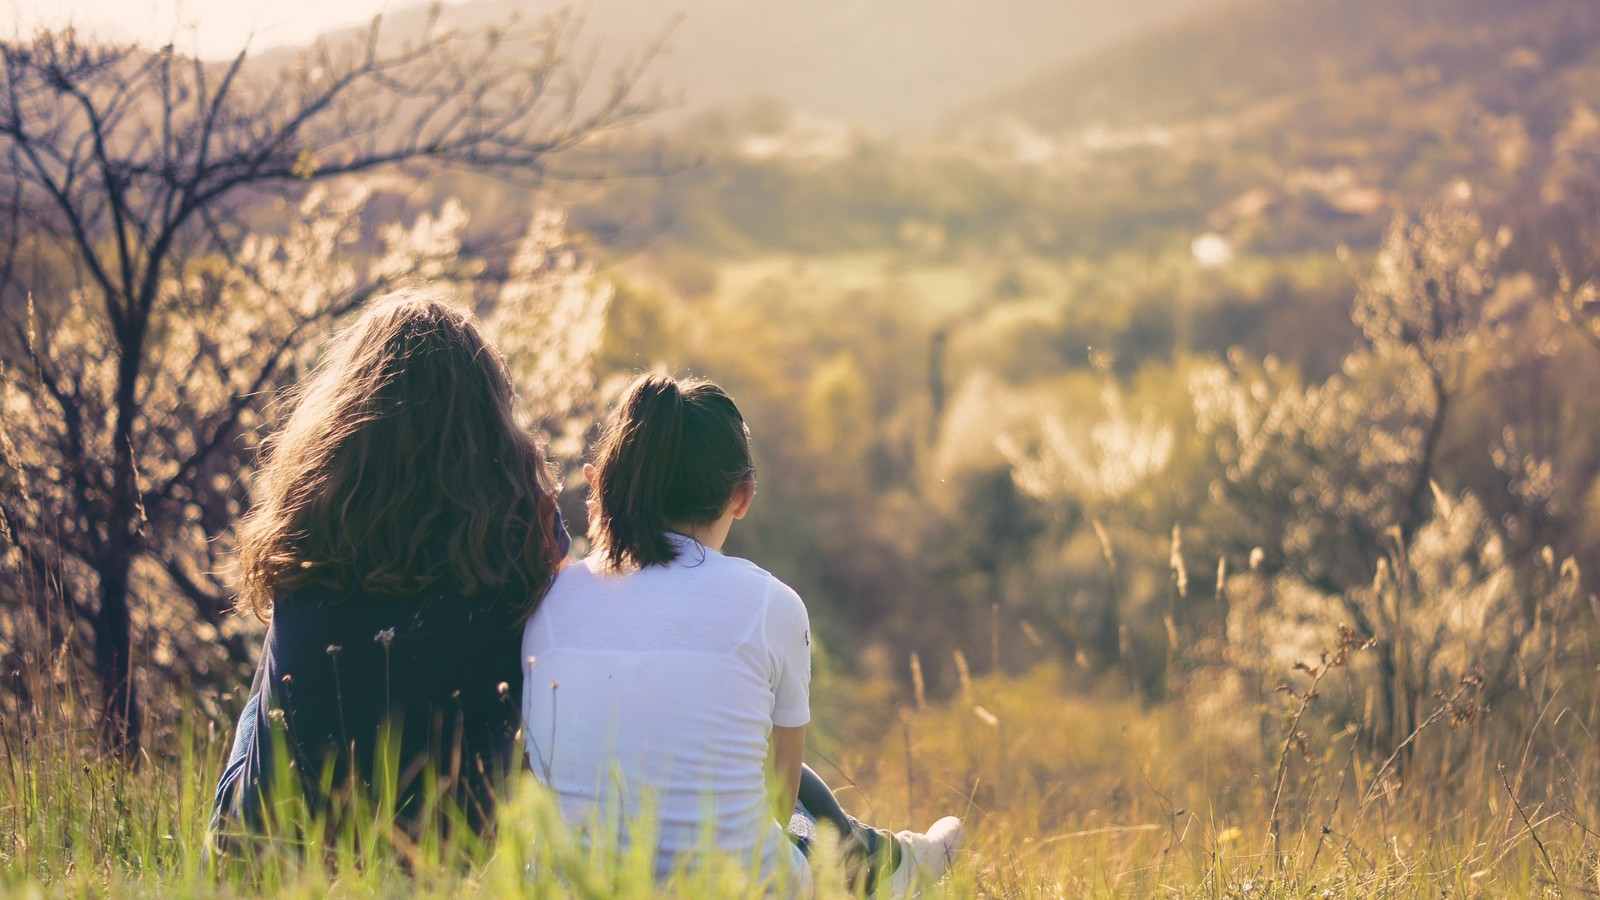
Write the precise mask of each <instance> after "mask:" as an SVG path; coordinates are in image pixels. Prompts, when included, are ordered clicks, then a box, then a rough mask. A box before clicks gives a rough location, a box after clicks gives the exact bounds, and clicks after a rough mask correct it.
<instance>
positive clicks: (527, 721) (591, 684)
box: [522, 374, 961, 897]
mask: <svg viewBox="0 0 1600 900" xmlns="http://www.w3.org/2000/svg"><path fill="white" fill-rule="evenodd" d="M584 471H585V475H586V476H587V477H588V480H589V485H590V503H589V510H590V515H589V537H590V544H591V548H592V549H591V552H590V554H589V556H588V558H587V559H585V560H584V561H582V562H581V563H577V564H574V565H570V566H568V567H567V568H566V569H564V570H563V571H562V572H561V574H560V575H558V576H557V578H556V580H555V582H554V583H553V584H552V585H551V587H550V591H549V593H548V595H547V596H546V598H545V600H544V603H543V604H542V605H541V606H540V607H539V609H538V610H537V611H536V612H535V613H534V615H533V617H532V618H531V619H530V620H529V621H528V624H527V627H526V630H525V631H524V635H523V644H522V649H523V664H524V666H525V672H524V678H523V718H524V728H523V734H524V741H525V743H526V745H527V751H528V761H529V764H530V765H531V767H532V768H533V771H534V773H535V774H536V775H537V776H538V777H539V778H540V779H542V780H543V781H544V782H545V783H546V784H547V785H549V786H550V787H551V788H552V789H553V790H554V791H555V792H556V794H557V795H558V797H559V798H560V802H561V808H562V812H563V814H564V816H565V817H566V818H567V819H568V821H569V822H571V823H573V824H584V825H587V826H589V827H590V828H593V829H600V830H604V831H605V832H606V833H614V834H617V835H618V836H620V837H621V838H622V839H623V840H624V841H626V838H627V828H628V826H629V825H630V824H632V823H633V822H634V821H635V819H636V818H637V817H639V816H641V815H644V814H645V809H646V807H645V805H644V804H643V803H642V798H643V797H644V796H645V795H647V794H648V795H653V796H654V798H655V803H654V806H653V807H650V809H651V811H652V814H653V816H654V819H655V821H654V822H653V823H652V824H653V826H654V831H655V834H656V840H657V853H656V860H655V861H656V872H657V875H658V877H665V876H667V875H668V874H670V873H671V872H672V871H673V870H674V869H675V868H677V867H678V866H680V865H683V864H687V863H690V862H691V861H692V854H693V853H694V852H695V851H696V850H698V849H700V848H701V847H702V845H703V837H704V836H705V835H706V834H708V833H709V834H710V835H712V836H714V838H715V841H716V844H717V846H718V847H719V848H720V849H722V850H724V851H728V852H731V853H734V854H739V855H744V856H746V857H747V858H758V859H759V860H760V863H761V867H762V873H763V876H764V877H765V878H766V879H767V884H768V887H769V889H772V890H775V891H777V892H779V893H785V894H795V893H806V892H807V891H808V890H809V888H808V886H809V879H810V874H809V869H807V867H806V864H805V859H804V851H805V850H806V849H807V848H808V847H809V841H810V839H811V837H813V836H815V827H816V826H815V823H816V822H817V821H819V820H820V821H826V822H828V823H830V826H831V827H833V828H835V829H837V832H838V834H839V836H840V838H841V839H842V840H843V841H844V848H845V850H846V853H847V859H852V858H853V862H854V863H855V865H853V866H852V868H854V869H855V870H856V872H857V875H858V877H859V878H860V879H861V881H862V882H863V883H864V885H865V889H866V890H867V891H869V892H870V893H871V895H872V896H875V897H884V896H889V897H904V896H909V895H912V894H914V892H915V891H916V888H917V885H918V884H919V883H920V882H924V881H927V880H930V879H934V878H937V877H938V876H939V875H941V874H943V872H944V871H945V869H946V868H947V867H948V866H949V862H950V856H951V854H952V853H953V852H954V850H955V847H956V845H957V844H958V843H959V841H960V837H961V823H960V821H959V820H958V819H955V818H954V817H945V818H944V819H941V820H939V822H937V823H935V825H934V826H933V827H932V828H930V829H929V831H928V832H927V833H915V832H910V831H902V832H900V833H899V834H889V833H888V832H885V831H880V830H877V829H872V828H867V827H865V826H862V825H861V824H860V823H859V822H857V821H856V820H854V819H852V818H850V817H849V816H847V815H846V814H845V813H844V811H843V810H842V809H841V808H840V807H839V804H838V802H837V801H836V800H835V799H834V797H833V794H832V792H831V791H829V790H828V787H827V785H826V784H824V783H823V782H822V780H821V779H820V778H819V777H817V775H816V773H815V772H812V771H811V770H810V769H809V768H806V767H805V766H804V765H803V763H802V761H801V758H802V756H803V755H804V750H805V726H806V723H807V722H808V721H809V720H810V700H809V691H810V676H811V663H810V649H811V646H810V645H811V640H810V628H809V622H808V618H807V615H806V609H805V605H804V604H803V603H802V602H801V600H800V598H799V596H798V595H796V594H795V592H794V591H793V590H791V589H790V588H789V587H788V586H787V585H785V584H784V583H783V582H781V581H779V580H778V579H777V578H774V577H773V576H772V575H771V574H769V573H767V572H766V571H764V570H762V569H761V568H759V567H757V566H756V565H755V564H753V563H750V562H748V561H745V560H742V559H738V558H736V557H731V556H725V555H723V553H722V552H721V551H722V546H723V543H724V542H725V541H726V539H727V537H728V533H729V530H730V529H731V528H732V527H733V523H734V522H736V521H738V520H740V519H743V518H744V517H745V514H746V513H747V512H749V510H750V505H751V503H752V502H753V501H754V499H755V496H756V480H755V466H754V464H753V461H752V458H751V452H750V432H749V429H747V428H746V427H745V423H744V417H743V416H742V415H740V413H739V409H738V407H737V406H735V405H734V402H733V400H732V398H730V397H729V396H728V395H727V394H726V393H725V392H724V391H723V390H722V389H721V388H719V387H717V386H716V385H715V384H712V383H711V382H709V381H702V380H689V381H682V382H679V381H676V380H674V379H672V378H670V377H667V376H665V375H658V374H649V375H644V376H641V377H640V378H638V379H637V380H635V381H634V382H633V384H632V385H631V386H630V387H629V388H628V390H627V391H626V393H625V394H624V396H623V398H622V400H621V402H620V403H619V405H618V407H617V408H616V410H615V411H614V412H613V413H612V415H611V416H610V418H609V419H608V420H607V422H606V424H605V426H604V428H603V431H602V434H601V437H600V441H599V444H598V446H597V447H596V449H595V451H594V454H593V463H592V464H590V465H588V466H585V469H584ZM769 740H770V743H771V750H772V754H771V755H772V758H773V761H774V768H775V770H776V771H775V773H774V774H775V775H776V777H777V782H778V784H779V790H780V796H779V802H780V809H779V810H773V809H772V808H771V807H769V806H768V803H767V791H766V760H767V758H768V744H769ZM791 809H793V811H794V815H793V816H792V817H789V814H790V810H791ZM774 812H779V813H780V814H781V815H783V816H785V817H789V821H790V827H789V829H788V831H789V836H787V837H786V836H785V832H784V828H783V827H782V826H781V825H780V824H779V822H778V819H777V818H776V817H775V816H774Z"/></svg>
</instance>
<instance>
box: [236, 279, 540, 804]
mask: <svg viewBox="0 0 1600 900" xmlns="http://www.w3.org/2000/svg"><path fill="white" fill-rule="evenodd" d="M291 402H292V411H291V412H290V413H289V415H288V418H287V420H286V421H285V422H284V423H283V425H282V427H281V428H280V429H279V430H278V432H277V433H276V434H275V435H274V436H272V437H271V438H270V440H269V442H268V445H267V449H266V455H265V462H264V464H263V466H262V467H261V469H260V471H259V472H258V473H257V475H256V482H255V490H254V495H255V503H254V507H253V508H252V509H251V511H250V513H249V515H248V516H247V517H246V518H245V519H244V521H243V522H242V524H241V525H240V528H239V559H240V592H239V598H238V606H239V609H240V610H241V611H243V612H246V613H250V614H254V615H256V616H258V617H260V618H262V619H264V620H267V621H268V622H269V625H268V628H267V635H266V641H265V645H264V647H263V650H262V654H261V660H260V662H259V665H258V668H257V671H256V676H255V681H254V683H253V686H252V688H251V692H250V697H249V701H248V704H247V706H246V708H245V710H244V713H243V715H242V716H241V718H240V727H239V730H238V732H237V734H236V737H235V743H234V751H233V754H232V756H231V758H230V760H229V763H228V766H227V768H226V770H225V772H224V774H223V776H222V780H221V784H220V785H219V786H218V789H217V796H216V821H217V823H218V825H219V826H220V827H221V828H222V829H224V830H225V831H249V830H252V829H255V828H259V827H261V826H262V821H263V818H264V816H263V805H262V804H263V800H264V799H265V800H267V801H269V802H270V800H271V799H272V795H273V790H274V789H276V788H278V787H281V786H279V785H274V784H273V783H272V782H273V780H274V773H281V772H285V771H292V772H294V773H297V776H298V777H296V778H294V779H292V780H293V781H295V782H298V785H297V788H298V790H299V791H301V792H302V793H303V796H304V797H305V798H306V800H307V801H308V803H309V806H310V809H311V811H312V813H313V815H319V816H326V817H329V819H330V821H337V820H338V818H339V816H340V813H341V810H343V809H348V808H351V807H350V804H352V803H354V804H356V806H355V807H354V808H361V807H362V806H363V805H365V804H369V803H373V802H377V801H378V799H379V798H381V797H385V796H392V797H393V798H394V801H393V802H394V804H395V805H394V811H395V814H396V818H397V819H398V820H399V822H400V823H401V825H402V827H410V828H412V829H413V830H415V829H416V828H419V827H421V826H423V825H426V824H427V823H425V822H422V821H421V820H422V818H423V817H425V816H437V815H439V814H440V808H441V807H440V805H439V801H443V807H444V808H446V809H453V810H455V811H456V814H457V818H456V819H455V820H456V821H461V820H463V819H464V820H465V821H466V822H467V823H469V824H470V826H471V827H472V828H473V829H476V830H482V829H484V828H486V827H487V826H488V825H489V823H491V822H492V813H493V809H494V803H495V798H496V796H497V794H498V793H499V791H500V788H501V784H502V780H503V779H504V777H506V776H507V775H508V774H509V773H511V772H513V771H515V767H516V763H517V744H516V738H515V735H516V731H517V727H518V724H519V704H518V700H519V697H520V694H521V681H522V673H521V666H520V653H519V645H520V641H521V635H522V624H523V622H525V621H526V620H527V618H528V617H529V616H530V615H532V613H533V611H534V609H535V608H536V607H537V606H538V604H539V602H540V599H541V598H542V597H543V596H544V594H545V591H546V589H547V588H548V586H549V583H550V580H551V578H552V577H553V575H554V574H555V572H556V570H557V569H558V568H559V567H560V565H561V560H562V559H563V558H564V557H565V555H566V550H567V544H568V540H567V533H566V530H565V528H564V527H563V526H562V524H561V520H560V517H559V514H558V513H557V511H556V507H555V503H554V502H553V499H552V494H553V491H552V485H551V480H550V475H549V472H548V468H547V464H546V461H545V458H544V455H543V453H542V452H541V451H540V448H539V446H538V445H537V443H535V441H534V439H533V437H532V436H531V435H530V434H528V433H527V432H526V431H524V430H523V429H522V428H521V427H519V425H518V424H517V422H516V419H515V416H514V412H513V402H514V391H513V388H512V385H511V381H510V379H509V377H508V375H507V372H506V368H505V363H504V361H503V359H502V358H501V356H500V354H499V353H498V352H496V351H495V349H494V348H493V347H491V346H490V345H489V344H488V342H487V341H485V340H484V338H483V336H482V334H481V333H480V332H479V330H478V327H477V325H476V324H475V322H474V321H473V319H472V317H471V316H470V315H469V314H467V313H466V312H464V311H462V310H460V309H457V308H455V307H453V306H451V305H449V304H446V303H444V302H441V301H439V300H437V299H434V298H432V297H430V296H427V295H423V294H418V293H402V294H395V295H390V296H388V297H385V298H383V299H380V300H377V301H375V302H374V303H372V304H371V305H370V306H369V307H368V308H367V309H366V310H365V311H364V312H363V313H362V314H361V315H360V316H359V317H358V318H356V320H355V321H354V322H352V323H351V324H350V325H349V326H347V327H346V328H344V329H343V330H342V331H341V332H340V333H338V334H337V335H336V336H335V338H334V339H333V341H332V343H331V345H330V346H329V347H328V348H327V350H326V352H325V353H324V355H323V357H322V359H321V361H320V363H319V364H318V365H317V366H316V368H315V369H314V371H313V372H312V374H311V375H310V377H309V378H308V379H307V380H306V381H304V382H303V383H302V384H301V386H300V387H299V388H298V390H297V392H296V393H295V395H293V396H292V398H291ZM275 746H276V747H283V748H285V749H286V750H287V752H288V755H289V758H288V759H286V760H284V759H273V754H274V752H275V751H274V747H275ZM389 792H392V794H391V793H389ZM429 795H431V796H429Z"/></svg>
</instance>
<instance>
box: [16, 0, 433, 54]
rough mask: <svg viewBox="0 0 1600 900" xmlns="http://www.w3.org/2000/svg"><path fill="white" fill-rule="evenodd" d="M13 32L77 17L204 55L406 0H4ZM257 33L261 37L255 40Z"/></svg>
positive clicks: (102, 30)
mask: <svg viewBox="0 0 1600 900" xmlns="http://www.w3.org/2000/svg"><path fill="white" fill-rule="evenodd" d="M0 4H3V6H0V9H4V10H5V13H6V22H5V25H4V28H5V30H6V31H11V32H15V31H17V30H21V31H24V32H26V31H29V30H32V29H33V28H35V27H38V26H39V25H51V26H59V25H61V24H64V23H67V22H71V23H72V24H74V25H76V26H77V27H78V28H80V29H84V30H88V31H90V32H93V33H94V34H96V35H99V36H103V37H116V38H135V39H138V40H141V41H147V42H149V43H152V44H165V43H168V42H169V41H175V43H177V44H178V46H179V47H180V48H182V49H185V50H195V49H198V50H199V52H200V53H201V55H203V56H231V55H233V54H234V53H236V52H238V50H239V48H240V47H242V46H243V45H244V42H245V41H246V40H251V41H252V44H251V46H252V47H253V48H255V49H258V50H259V49H262V48H266V47H274V46H278V45H281V44H291V43H303V42H306V41H309V40H310V39H311V38H313V37H315V36H316V35H318V34H320V33H322V32H324V31H327V30H328V29H329V28H332V27H334V26H339V25H352V24H359V23H362V22H365V21H367V20H368V19H370V18H371V17H372V16H373V15H375V14H377V13H379V12H382V11H384V10H385V9H386V8H387V9H398V8H401V7H404V6H407V5H410V4H409V3H408V2H407V0H387V2H386V0H0ZM252 34H253V35H254V37H253V38H252Z"/></svg>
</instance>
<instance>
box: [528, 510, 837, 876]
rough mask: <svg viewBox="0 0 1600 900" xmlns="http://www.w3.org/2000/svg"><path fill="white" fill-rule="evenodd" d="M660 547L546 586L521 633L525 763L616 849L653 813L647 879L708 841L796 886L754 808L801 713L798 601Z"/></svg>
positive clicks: (765, 576) (734, 566) (762, 575)
mask: <svg viewBox="0 0 1600 900" xmlns="http://www.w3.org/2000/svg"><path fill="white" fill-rule="evenodd" d="M669 540H671V541H672V544H673V546H674V547H675V548H677V550H678V554H679V556H678V559H677V560H675V561H673V562H672V563H669V564H667V565H663V566H647V567H645V568H643V569H641V570H638V571H632V572H627V573H623V574H616V573H606V572H604V571H603V570H602V569H601V561H600V560H599V559H597V558H595V557H590V558H589V559H587V560H585V561H583V562H580V563H576V564H573V565H569V566H568V567H567V568H566V569H564V570H562V572H561V574H560V575H558V576H557V577H556V580H555V583H554V584H552V585H551V587H550V592H549V593H548V594H547V595H546V596H545V598H544V602H543V603H541V604H540V606H539V609H538V611H537V612H536V613H534V615H533V618H532V619H530V620H529V622H528V625H527V628H526V629H525V631H524V632H523V638H522V655H523V667H524V678H523V699H522V709H523V719H524V723H523V728H524V740H525V741H526V743H527V748H528V761H529V763H530V764H531V765H532V767H533V771H534V774H536V775H537V776H538V777H539V778H540V779H541V780H543V781H544V782H545V783H546V784H547V785H549V786H550V787H551V788H553V789H554V790H555V792H556V794H557V795H558V797H559V798H560V802H561V811H562V814H563V816H564V818H565V819H566V820H567V822H568V823H569V824H572V825H576V826H584V827H588V828H591V829H597V830H598V832H599V833H606V832H610V833H614V834H616V835H617V837H618V838H619V839H620V840H621V841H622V842H623V843H624V844H626V843H627V841H628V840H629V836H628V833H629V829H630V826H631V825H633V824H634V823H635V822H637V821H638V820H639V819H640V816H641V815H642V813H643V812H644V810H645V809H646V803H647V802H648V803H651V804H653V807H652V808H653V811H654V819H655V822H656V827H657V828H658V833H657V840H658V850H657V854H656V874H657V877H660V878H664V877H666V876H667V875H668V874H670V873H671V872H672V870H673V868H674V867H675V866H676V865H677V864H678V863H679V862H680V860H682V859H683V858H684V856H685V854H690V853H693V852H694V851H695V850H697V849H701V848H704V847H706V846H708V845H711V846H716V847H718V848H720V849H722V850H724V851H728V852H730V853H734V854H740V855H744V854H749V855H750V858H751V859H752V860H753V859H755V858H756V857H757V856H759V858H760V860H761V867H762V868H761V871H762V873H763V875H764V876H767V877H772V876H777V877H776V878H775V879H774V882H773V883H774V884H776V885H777V886H778V887H779V889H780V890H783V891H794V890H798V889H800V888H801V886H802V885H804V884H807V883H809V877H808V876H809V872H808V871H807V870H806V868H805V861H804V858H803V857H801V856H800V853H799V850H798V849H797V848H796V847H795V846H794V845H793V844H792V843H791V842H790V841H789V840H788V839H787V838H786V837H785V836H784V834H783V828H782V826H780V825H779V824H778V823H777V821H776V820H775V819H774V818H773V816H772V811H771V809H770V807H769V806H768V804H767V801H766V760H767V741H768V738H769V736H770V734H771V732H772V726H774V725H778V726H783V727H795V726H799V725H804V724H806V723H807V722H808V721H810V718H811V711H810V698H809V691H810V680H811V655H810V650H811V646H810V645H811V638H810V626H809V623H808V621H807V617H806V608H805V605H804V604H803V603H802V602H801V601H800V597H799V596H798V595H797V594H795V592H794V591H793V590H791V589H790V588H789V587H788V586H787V585H785V584H784V583H783V582H781V581H779V580H778V579H776V578H774V577H773V576H772V575H771V574H769V573H767V572H766V571H765V570H763V569H761V568H759V567H757V566H756V565H754V564H753V563H750V562H747V561H745V560H742V559H738V558H736V557H731V556H723V555H722V554H720V553H717V552H716V551H714V550H710V549H708V548H706V547H704V546H702V545H701V544H699V543H697V542H695V541H693V540H691V539H689V538H686V537H683V536H681V535H669ZM647 797H648V798H649V799H648V801H647V799H646V798H647Z"/></svg>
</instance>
